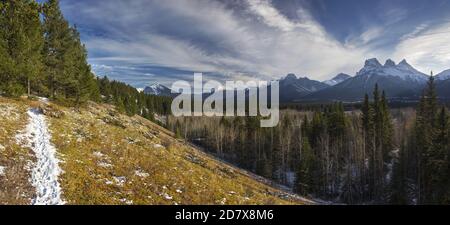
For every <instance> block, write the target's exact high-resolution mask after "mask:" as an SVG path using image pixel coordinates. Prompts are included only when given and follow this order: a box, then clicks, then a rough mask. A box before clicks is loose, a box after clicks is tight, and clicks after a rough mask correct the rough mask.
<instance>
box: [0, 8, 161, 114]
mask: <svg viewBox="0 0 450 225" xmlns="http://www.w3.org/2000/svg"><path fill="white" fill-rule="evenodd" d="M0 94H1V95H4V96H10V97H18V96H21V95H23V94H27V95H28V96H30V95H33V94H34V95H39V96H47V97H50V98H51V99H53V100H55V101H57V102H59V103H63V104H66V105H71V106H80V105H81V104H83V103H85V102H87V101H88V100H91V101H97V102H107V103H112V104H115V105H116V106H117V107H118V109H119V110H120V111H123V112H126V113H127V114H130V115H134V114H139V115H142V116H144V117H146V118H153V113H159V114H167V113H169V107H167V105H168V104H169V102H170V99H169V98H163V97H157V96H148V95H144V94H143V93H139V92H138V91H137V90H136V89H134V88H132V87H131V86H128V85H126V84H124V83H121V82H117V81H109V80H108V79H107V78H97V77H96V76H95V75H94V74H93V73H92V72H91V68H90V65H89V64H88V62H87V51H86V47H85V46H84V45H83V44H82V43H81V40H80V34H79V32H78V31H77V29H76V27H75V26H71V25H70V24H69V22H68V21H67V20H66V19H65V18H64V16H63V14H62V12H61V9H60V7H59V1H58V0H48V1H46V2H45V3H43V4H39V3H37V2H36V1H34V0H6V1H1V2H0Z"/></svg>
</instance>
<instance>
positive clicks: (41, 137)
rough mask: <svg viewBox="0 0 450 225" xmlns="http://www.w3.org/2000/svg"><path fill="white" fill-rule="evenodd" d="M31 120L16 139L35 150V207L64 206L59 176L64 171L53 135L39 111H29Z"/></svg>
mask: <svg viewBox="0 0 450 225" xmlns="http://www.w3.org/2000/svg"><path fill="white" fill-rule="evenodd" d="M28 116H29V118H30V120H29V123H28V125H27V127H26V128H25V131H24V133H22V134H19V135H18V136H17V137H16V139H17V140H19V141H21V142H22V143H25V146H26V147H29V148H31V149H32V150H33V152H34V154H35V156H36V163H34V167H33V168H32V169H31V184H32V185H33V187H35V188H36V197H35V199H33V201H32V204H33V205H62V204H65V202H64V201H63V200H62V199H61V186H60V184H59V182H58V176H59V175H60V174H61V173H62V170H61V169H60V168H59V166H58V162H59V160H58V159H57V158H56V149H55V147H54V146H53V145H52V144H51V142H50V139H51V134H50V132H49V130H48V127H47V122H46V120H45V116H44V115H43V114H42V113H40V112H39V110H37V109H30V110H28Z"/></svg>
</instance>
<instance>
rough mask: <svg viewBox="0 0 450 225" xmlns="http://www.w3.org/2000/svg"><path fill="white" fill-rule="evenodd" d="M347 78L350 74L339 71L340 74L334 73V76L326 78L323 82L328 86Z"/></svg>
mask: <svg viewBox="0 0 450 225" xmlns="http://www.w3.org/2000/svg"><path fill="white" fill-rule="evenodd" d="M349 78H351V76H350V75H348V74H345V73H340V74H338V75H336V76H335V77H333V78H332V79H331V80H326V81H324V82H323V83H325V84H327V85H330V86H334V85H337V84H340V83H342V82H344V81H345V80H347V79H349Z"/></svg>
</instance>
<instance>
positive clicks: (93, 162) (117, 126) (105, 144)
mask: <svg viewBox="0 0 450 225" xmlns="http://www.w3.org/2000/svg"><path fill="white" fill-rule="evenodd" d="M11 102H12V103H11ZM30 107H32V108H40V109H41V110H42V112H43V113H44V114H45V117H46V120H47V121H48V128H49V130H50V132H51V137H52V139H51V142H52V144H53V145H54V146H55V149H56V150H57V157H58V159H59V160H60V163H59V166H60V168H61V169H62V171H64V173H62V174H61V175H60V176H59V183H60V185H61V191H62V198H63V200H64V201H65V202H66V203H67V204H310V203H312V202H311V201H308V200H305V199H302V198H300V197H298V196H296V195H292V194H289V193H286V192H284V191H281V190H279V189H275V188H273V187H270V186H268V185H267V184H265V180H264V179H262V178H259V177H257V176H254V175H251V174H250V173H248V172H246V171H242V170H240V169H237V168H235V167H232V166H230V165H227V164H225V163H222V162H220V161H218V160H216V159H214V158H213V157H210V156H209V155H207V154H205V153H203V152H201V151H199V150H198V149H196V148H195V147H193V146H190V145H188V144H186V143H185V142H184V141H181V140H178V139H176V138H175V137H174V134H173V133H171V132H169V131H167V130H166V129H164V128H162V127H159V126H158V125H156V124H154V123H152V122H150V121H148V120H145V119H143V118H141V117H138V116H134V117H128V116H124V115H122V114H119V113H117V112H116V111H115V109H114V107H112V106H110V105H99V104H95V103H89V104H88V106H86V107H85V108H81V109H74V108H65V107H60V106H58V105H54V104H52V103H48V104H47V103H41V102H35V101H28V100H19V101H15V100H14V101H12V100H9V99H4V98H0V114H2V115H3V114H5V115H7V113H8V115H13V114H14V118H17V119H16V120H14V121H13V120H12V119H8V120H5V121H6V123H5V124H7V125H8V126H7V129H8V130H4V129H0V141H1V142H0V144H2V146H3V148H5V150H0V152H1V153H2V154H0V166H3V167H4V173H5V174H6V176H2V175H0V184H2V185H1V186H0V203H10V204H29V203H31V200H32V199H33V198H34V197H33V196H35V194H34V193H35V192H36V190H34V188H33V187H31V186H30V185H29V183H28V182H27V181H28V179H29V178H30V176H31V174H30V171H27V170H23V169H22V170H23V171H22V172H20V170H15V171H12V169H13V166H14V164H18V165H19V166H20V165H22V166H20V167H19V168H18V169H20V168H24V167H25V166H23V165H24V164H26V162H27V160H29V161H32V162H34V161H35V160H34V159H33V158H34V157H33V156H32V152H31V151H29V149H27V148H23V147H19V146H20V145H19V144H17V143H15V142H16V140H15V138H14V136H15V134H16V133H18V132H19V131H20V130H22V129H23V128H24V127H25V125H26V121H27V113H26V112H27V109H28V108H30ZM5 118H6V117H5ZM10 120H11V121H13V122H8V121H10ZM21 121H25V123H22V122H21ZM2 122H4V121H3V117H2ZM5 137H8V138H5ZM19 151H23V152H24V153H23V154H22V153H21V155H20V157H19V156H16V157H13V156H14V154H13V153H15V152H19ZM3 152H7V153H8V155H7V156H9V158H5V156H4V153H3ZM11 154H13V155H11ZM24 156H26V157H24ZM20 158H24V161H23V163H22V164H19V163H20V162H21V161H17V162H15V161H11V160H20ZM18 172H20V173H18ZM14 174H16V175H14ZM19 175H20V176H19ZM5 177H6V178H8V180H6V179H5ZM12 181H20V182H16V183H14V185H15V188H16V191H17V190H22V189H23V191H22V192H21V193H22V195H21V196H24V197H23V199H22V200H20V201H18V200H14V199H9V200H8V199H7V197H8V196H16V195H14V194H12V193H8V191H9V189H7V187H8V188H9V187H11V186H14V185H13V184H10V182H12ZM16 191H14V192H13V193H17V192H16ZM5 196H6V197H5Z"/></svg>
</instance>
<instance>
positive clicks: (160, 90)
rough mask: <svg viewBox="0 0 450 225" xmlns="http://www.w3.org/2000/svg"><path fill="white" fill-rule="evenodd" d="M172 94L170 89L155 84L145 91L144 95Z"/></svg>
mask: <svg viewBox="0 0 450 225" xmlns="http://www.w3.org/2000/svg"><path fill="white" fill-rule="evenodd" d="M171 92H172V91H171V90H170V88H168V87H166V86H164V85H162V84H159V83H154V84H152V85H150V86H147V87H145V89H144V93H145V94H148V95H162V96H170V95H171Z"/></svg>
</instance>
